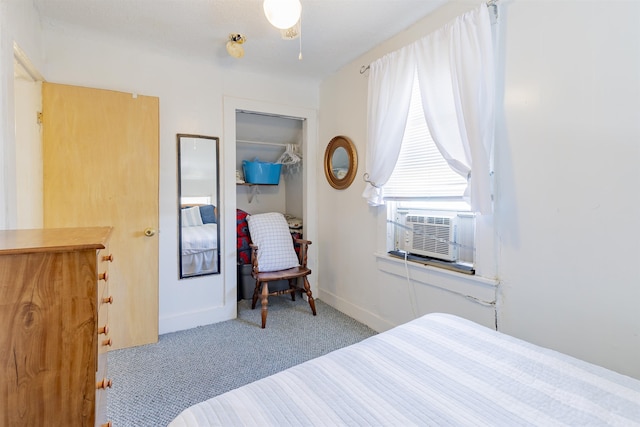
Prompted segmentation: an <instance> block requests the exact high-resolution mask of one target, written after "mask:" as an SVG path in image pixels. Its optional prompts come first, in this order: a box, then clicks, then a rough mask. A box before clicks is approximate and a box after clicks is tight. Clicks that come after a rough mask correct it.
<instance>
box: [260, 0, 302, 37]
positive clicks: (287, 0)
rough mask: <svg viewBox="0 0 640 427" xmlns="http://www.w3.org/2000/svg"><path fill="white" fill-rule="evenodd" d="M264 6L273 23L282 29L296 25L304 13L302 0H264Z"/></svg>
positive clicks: (268, 17)
mask: <svg viewBox="0 0 640 427" xmlns="http://www.w3.org/2000/svg"><path fill="white" fill-rule="evenodd" d="M262 7H263V8H264V14H265V16H266V17H267V19H268V20H269V22H270V23H271V25H273V26H274V27H276V28H279V29H281V30H286V29H288V28H291V27H293V26H294V25H296V22H298V20H299V19H300V14H301V13H302V5H301V4H300V0H264V3H263V4H262Z"/></svg>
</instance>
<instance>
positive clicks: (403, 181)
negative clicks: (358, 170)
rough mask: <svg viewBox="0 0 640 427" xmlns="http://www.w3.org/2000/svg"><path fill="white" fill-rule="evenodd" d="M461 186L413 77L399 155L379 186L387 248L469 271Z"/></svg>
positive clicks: (470, 226)
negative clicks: (434, 133)
mask: <svg viewBox="0 0 640 427" xmlns="http://www.w3.org/2000/svg"><path fill="white" fill-rule="evenodd" d="M454 119H455V118H454ZM466 187H467V181H466V179H465V178H464V177H462V176H460V175H459V174H457V173H456V172H454V171H453V170H452V169H451V167H449V165H448V164H447V162H446V160H445V159H444V158H443V157H442V155H441V154H440V151H439V150H438V148H437V147H436V144H435V142H434V141H433V138H432V137H431V133H430V132H429V127H428V126H427V123H426V121H425V118H424V113H423V109H422V101H421V98H420V88H419V83H418V79H417V77H416V78H415V79H414V85H413V88H412V94H411V103H410V108H409V116H408V119H407V125H406V128H405V132H404V137H403V139H402V145H401V148H400V155H399V157H398V161H397V163H396V166H395V168H394V170H393V173H392V174H391V177H390V178H389V180H388V181H387V183H386V184H385V185H384V198H385V202H386V204H387V209H388V210H387V219H388V222H389V224H390V230H389V231H390V232H389V233H388V235H389V239H388V244H387V246H388V250H389V251H390V252H391V253H396V254H399V253H407V252H408V253H411V254H412V255H417V256H418V257H415V256H412V259H414V260H421V259H422V258H420V257H429V258H436V259H440V260H444V261H446V262H448V263H450V264H455V265H460V268H461V269H464V270H466V271H472V267H473V263H474V244H473V243H474V242H473V238H474V235H475V216H474V214H473V213H471V212H470V206H469V204H468V203H467V202H466V201H465V200H464V198H463V196H464V191H465V189H466ZM441 264H442V263H441Z"/></svg>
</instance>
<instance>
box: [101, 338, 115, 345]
mask: <svg viewBox="0 0 640 427" xmlns="http://www.w3.org/2000/svg"><path fill="white" fill-rule="evenodd" d="M111 344H113V342H112V341H111V338H107V339H106V340H104V341H102V345H103V346H104V347H111Z"/></svg>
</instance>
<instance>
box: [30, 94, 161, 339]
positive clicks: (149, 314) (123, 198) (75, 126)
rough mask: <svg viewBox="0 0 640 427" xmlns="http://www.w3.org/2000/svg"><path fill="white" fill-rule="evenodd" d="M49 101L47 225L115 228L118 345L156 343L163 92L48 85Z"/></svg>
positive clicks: (114, 332)
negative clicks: (160, 95)
mask: <svg viewBox="0 0 640 427" xmlns="http://www.w3.org/2000/svg"><path fill="white" fill-rule="evenodd" d="M42 104H43V105H42V107H43V149H42V151H43V163H44V165H43V180H44V182H43V192H44V200H43V211H44V227H45V228H58V227H78V226H80V227H83V226H112V227H113V232H112V237H111V242H110V252H111V253H112V254H113V256H114V260H113V263H112V264H111V266H110V271H109V274H110V278H109V288H110V291H111V294H112V296H113V304H112V306H111V307H110V310H109V316H110V319H109V322H108V323H109V328H110V330H111V337H112V339H113V349H117V348H125V347H131V346H136V345H142V344H148V343H153V342H157V340H158V236H157V233H156V232H155V230H157V229H158V129H159V125H158V109H159V101H158V98H156V97H149V96H141V95H137V96H135V95H132V94H128V93H121V92H114V91H109V90H101V89H90V88H84V87H77V86H67V85H60V84H51V83H45V84H43V88H42ZM145 230H150V232H149V233H148V234H152V235H151V236H147V235H146V234H145Z"/></svg>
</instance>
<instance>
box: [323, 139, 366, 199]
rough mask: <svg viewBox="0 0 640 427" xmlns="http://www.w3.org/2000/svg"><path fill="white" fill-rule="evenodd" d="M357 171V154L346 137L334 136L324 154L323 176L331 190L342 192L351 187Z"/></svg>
mask: <svg viewBox="0 0 640 427" xmlns="http://www.w3.org/2000/svg"><path fill="white" fill-rule="evenodd" d="M357 169H358V154H357V153H356V147H355V145H353V142H351V140H350V139H349V138H347V137H346V136H342V135H340V136H336V137H335V138H333V139H332V140H331V141H329V145H327V149H326V150H325V152H324V174H325V176H326V177H327V181H329V184H331V186H332V187H333V188H336V189H338V190H343V189H345V188H347V187H349V186H350V185H351V183H352V182H353V179H354V178H355V176H356V173H357Z"/></svg>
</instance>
